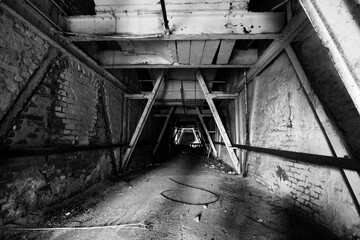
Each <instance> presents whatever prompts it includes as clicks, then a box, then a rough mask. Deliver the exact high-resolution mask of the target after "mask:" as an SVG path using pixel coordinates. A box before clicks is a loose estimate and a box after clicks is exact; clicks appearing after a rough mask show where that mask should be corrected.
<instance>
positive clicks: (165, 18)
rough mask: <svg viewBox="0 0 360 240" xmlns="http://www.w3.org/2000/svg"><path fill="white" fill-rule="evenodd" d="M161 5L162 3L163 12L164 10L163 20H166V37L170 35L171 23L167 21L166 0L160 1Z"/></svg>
mask: <svg viewBox="0 0 360 240" xmlns="http://www.w3.org/2000/svg"><path fill="white" fill-rule="evenodd" d="M160 3H161V10H162V14H163V18H164V24H165V32H166V35H170V28H169V21H168V19H167V15H166V8H165V0H160Z"/></svg>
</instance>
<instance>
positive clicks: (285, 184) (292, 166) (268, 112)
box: [249, 54, 359, 235]
mask: <svg viewBox="0 0 360 240" xmlns="http://www.w3.org/2000/svg"><path fill="white" fill-rule="evenodd" d="M255 81H259V82H260V83H261V84H258V85H257V86H258V87H257V89H256V90H255V91H256V92H257V93H258V94H257V95H256V94H255V98H256V99H255V102H254V104H255V105H254V108H253V109H252V111H251V117H250V119H251V123H250V126H251V129H250V144H251V145H253V146H259V147H267V148H274V149H282V150H290V151H297V152H306V153H314V154H320V155H331V152H330V150H329V147H328V145H327V143H326V141H325V138H324V135H323V134H322V132H321V129H320V128H319V125H318V124H317V122H316V121H315V117H314V115H313V113H312V111H311V108H310V106H309V105H308V103H307V101H306V99H305V96H304V93H303V92H302V90H301V89H300V88H299V82H298V79H297V76H296V74H295V72H294V70H293V68H292V66H291V64H290V62H289V60H288V58H287V56H286V55H285V54H282V55H280V56H279V57H278V58H277V60H275V62H274V63H273V64H272V65H270V66H269V67H268V68H267V69H266V70H265V71H264V72H263V73H262V74H261V75H260V76H259V78H258V79H257V80H255ZM249 175H250V176H252V177H254V178H255V179H256V181H257V182H259V183H260V184H262V185H264V186H266V187H267V188H268V189H269V190H270V191H272V192H274V193H276V194H279V195H281V196H284V197H285V198H288V199H289V200H290V201H289V203H290V205H289V207H291V209H294V210H296V211H299V212H301V213H303V214H304V215H307V217H309V218H312V219H314V220H316V221H317V222H319V223H321V224H323V225H324V226H327V227H328V228H329V229H331V230H333V231H335V233H336V234H338V235H345V234H346V233H348V229H352V228H354V226H356V225H357V224H359V219H358V216H357V213H356V209H355V207H354V205H353V202H352V199H351V196H350V194H349V192H348V189H347V187H346V185H345V183H344V181H343V179H342V177H341V174H340V172H339V171H338V170H337V169H333V168H327V167H317V166H314V165H308V164H300V163H293V162H290V161H286V160H285V159H282V158H279V157H274V156H270V155H266V154H258V153H253V152H252V153H250V154H249Z"/></svg>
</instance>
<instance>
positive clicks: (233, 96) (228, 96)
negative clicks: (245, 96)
mask: <svg viewBox="0 0 360 240" xmlns="http://www.w3.org/2000/svg"><path fill="white" fill-rule="evenodd" d="M209 97H211V98H214V99H237V98H238V97H239V94H237V93H210V94H209Z"/></svg>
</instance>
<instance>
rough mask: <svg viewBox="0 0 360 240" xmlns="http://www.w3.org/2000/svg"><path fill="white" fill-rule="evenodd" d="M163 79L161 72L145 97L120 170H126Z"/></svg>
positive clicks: (162, 72) (163, 75)
mask: <svg viewBox="0 0 360 240" xmlns="http://www.w3.org/2000/svg"><path fill="white" fill-rule="evenodd" d="M164 77H165V73H164V71H161V73H160V75H159V77H158V78H157V80H156V82H155V85H154V88H153V90H152V92H151V93H150V94H148V95H147V98H148V101H147V103H146V106H145V108H144V111H143V113H142V115H141V117H140V120H139V122H138V124H137V126H136V129H135V132H134V134H133V136H132V138H131V140H130V144H129V147H128V149H127V150H126V152H125V155H124V158H123V162H122V170H123V171H124V170H125V169H126V168H127V166H128V164H129V161H130V158H131V155H132V153H133V152H134V149H135V146H136V143H137V141H138V140H139V137H140V134H141V132H142V130H143V128H144V126H145V123H146V120H147V118H148V116H149V114H150V111H151V109H152V106H153V105H154V102H155V99H156V95H157V93H158V91H159V87H160V84H161V83H162V81H163V79H164Z"/></svg>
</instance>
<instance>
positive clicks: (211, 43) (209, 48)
mask: <svg viewBox="0 0 360 240" xmlns="http://www.w3.org/2000/svg"><path fill="white" fill-rule="evenodd" d="M219 43H220V41H219V40H207V41H206V42H205V47H204V52H203V55H202V58H201V64H212V62H213V60H214V56H215V53H216V50H217V49H218V46H219Z"/></svg>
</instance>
